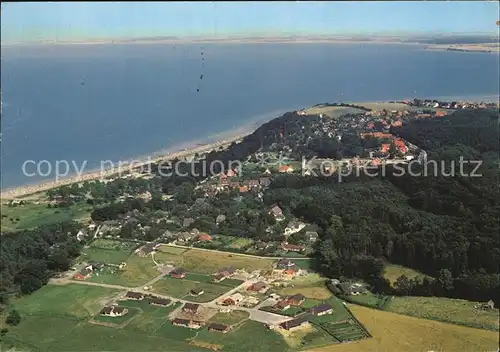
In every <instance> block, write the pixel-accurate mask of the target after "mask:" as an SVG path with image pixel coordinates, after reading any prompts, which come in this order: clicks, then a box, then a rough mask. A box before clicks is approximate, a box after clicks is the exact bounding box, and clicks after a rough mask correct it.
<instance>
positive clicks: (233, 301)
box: [222, 293, 245, 306]
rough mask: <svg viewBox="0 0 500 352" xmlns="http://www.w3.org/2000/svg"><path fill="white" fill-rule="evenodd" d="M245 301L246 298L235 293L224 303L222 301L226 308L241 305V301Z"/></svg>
mask: <svg viewBox="0 0 500 352" xmlns="http://www.w3.org/2000/svg"><path fill="white" fill-rule="evenodd" d="M244 299H245V297H244V296H243V295H242V294H240V293H235V294H233V295H231V296H229V297H227V298H225V299H224V300H223V301H222V305H224V306H235V305H237V304H239V303H240V302H241V301H243V300H244Z"/></svg>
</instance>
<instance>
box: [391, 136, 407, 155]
mask: <svg viewBox="0 0 500 352" xmlns="http://www.w3.org/2000/svg"><path fill="white" fill-rule="evenodd" d="M394 144H396V148H398V150H399V151H400V152H401V153H403V154H404V153H406V152H407V151H408V147H407V146H406V144H405V142H404V141H403V140H401V139H398V140H396V141H394Z"/></svg>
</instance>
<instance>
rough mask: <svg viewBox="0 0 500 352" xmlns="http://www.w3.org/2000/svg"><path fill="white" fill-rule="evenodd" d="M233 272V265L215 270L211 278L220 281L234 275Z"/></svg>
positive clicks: (234, 269)
mask: <svg viewBox="0 0 500 352" xmlns="http://www.w3.org/2000/svg"><path fill="white" fill-rule="evenodd" d="M235 272H236V268H234V267H228V268H224V269H220V270H219V271H217V272H216V273H214V274H213V275H212V278H213V280H214V281H215V282H221V281H222V280H225V279H227V278H229V277H231V276H232V275H234V273H235Z"/></svg>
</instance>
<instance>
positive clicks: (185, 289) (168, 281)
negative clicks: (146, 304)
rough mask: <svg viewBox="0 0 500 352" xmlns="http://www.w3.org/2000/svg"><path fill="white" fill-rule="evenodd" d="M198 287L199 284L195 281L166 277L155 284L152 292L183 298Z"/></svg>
mask: <svg viewBox="0 0 500 352" xmlns="http://www.w3.org/2000/svg"><path fill="white" fill-rule="evenodd" d="M198 286H199V283H198V282H195V281H190V280H185V279H174V278H171V277H164V278H162V279H161V280H158V281H156V282H155V283H154V284H153V289H152V291H153V292H156V293H159V294H162V295H167V296H172V297H176V298H181V297H184V296H186V295H188V294H189V291H191V290H192V289H194V288H197V287H198Z"/></svg>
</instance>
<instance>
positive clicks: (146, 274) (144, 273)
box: [87, 255, 160, 287]
mask: <svg viewBox="0 0 500 352" xmlns="http://www.w3.org/2000/svg"><path fill="white" fill-rule="evenodd" d="M155 258H156V257H155ZM126 263H127V266H126V267H125V268H123V269H122V270H115V273H114V274H113V273H112V271H111V270H107V272H106V271H105V272H102V273H100V274H99V276H97V275H93V276H92V277H90V278H89V279H87V280H88V281H91V282H98V283H105V284H111V285H122V286H128V287H135V286H139V285H143V284H145V283H147V282H148V281H150V280H152V279H154V278H155V277H156V276H158V275H159V274H160V272H159V271H158V270H157V268H156V265H155V263H154V262H153V259H152V258H151V257H150V256H149V257H144V258H142V257H139V256H137V255H131V256H130V257H129V258H128V259H127V261H126Z"/></svg>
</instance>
